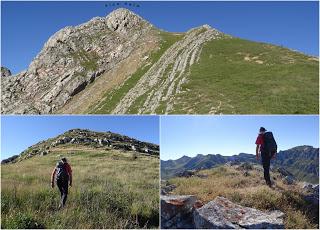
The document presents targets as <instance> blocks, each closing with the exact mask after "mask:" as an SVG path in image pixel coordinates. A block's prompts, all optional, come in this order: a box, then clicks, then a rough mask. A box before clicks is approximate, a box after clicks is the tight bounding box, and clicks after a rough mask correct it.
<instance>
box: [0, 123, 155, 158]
mask: <svg viewBox="0 0 320 230" xmlns="http://www.w3.org/2000/svg"><path fill="white" fill-rule="evenodd" d="M66 146H68V147H72V146H73V147H74V146H88V147H91V148H110V149H120V150H124V151H133V152H137V153H144V154H149V155H156V156H158V155H159V146H158V145H156V144H152V143H147V142H143V141H139V140H136V139H133V138H130V137H127V136H123V135H120V134H116V133H112V132H94V131H90V130H82V129H72V130H69V131H67V132H65V133H63V134H61V135H59V136H57V137H54V138H50V139H48V140H45V141H41V142H39V143H37V144H35V145H32V146H30V147H29V148H28V149H26V150H25V151H23V152H22V153H21V154H20V155H16V156H13V157H10V158H8V159H5V160H3V161H2V162H1V163H2V164H3V163H14V162H17V161H20V160H23V159H27V158H30V157H33V156H36V155H41V156H44V155H47V154H49V153H50V151H51V149H53V148H59V147H66Z"/></svg>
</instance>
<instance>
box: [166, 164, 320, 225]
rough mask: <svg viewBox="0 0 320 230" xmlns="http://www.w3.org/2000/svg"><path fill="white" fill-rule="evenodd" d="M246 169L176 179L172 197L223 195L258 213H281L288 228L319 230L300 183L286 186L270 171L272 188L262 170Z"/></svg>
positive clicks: (219, 169) (211, 171)
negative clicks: (275, 211)
mask: <svg viewBox="0 0 320 230" xmlns="http://www.w3.org/2000/svg"><path fill="white" fill-rule="evenodd" d="M255 168H257V169H253V170H248V171H247V174H244V171H243V170H241V169H240V170H239V168H237V166H236V167H234V166H219V167H217V168H215V169H209V170H202V171H199V172H197V174H199V175H200V174H201V175H205V176H202V177H197V176H192V177H187V178H186V177H176V178H172V179H170V180H169V183H170V184H174V185H175V186H176V188H175V189H174V190H173V191H172V193H173V194H179V195H196V196H197V197H198V198H199V199H200V200H201V201H202V202H203V203H207V202H209V201H212V200H214V198H216V197H217V196H223V197H226V198H228V199H229V200H231V201H233V202H235V203H237V204H240V205H243V206H246V207H253V208H256V209H259V210H269V211H271V210H281V211H282V212H284V213H285V220H284V222H285V227H286V228H295V229H299V228H309V229H310V228H318V227H319V225H318V221H319V218H318V215H319V210H318V209H317V208H315V207H314V206H312V205H311V204H310V203H308V202H306V201H305V200H304V199H303V196H302V192H301V186H300V185H299V184H293V185H287V184H284V183H283V181H282V180H281V177H280V175H279V174H278V173H274V172H271V176H272V178H273V181H274V183H275V187H274V188H273V189H271V188H269V187H268V186H266V185H265V182H264V179H263V171H262V168H261V167H255Z"/></svg>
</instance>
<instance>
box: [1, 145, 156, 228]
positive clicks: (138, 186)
mask: <svg viewBox="0 0 320 230" xmlns="http://www.w3.org/2000/svg"><path fill="white" fill-rule="evenodd" d="M61 155H63V156H65V157H67V158H68V159H69V162H70V164H71V166H72V169H73V187H71V188H70V190H69V196H68V200H67V205H66V207H65V208H64V209H63V210H58V209H57V208H58V204H59V192H58V189H57V187H55V188H54V189H52V188H51V187H50V175H51V171H52V170H53V168H54V166H55V164H56V162H57V161H58V159H59V158H60V156H61ZM1 214H2V218H1V227H2V228H22V229H23V228H87V229H89V228H157V227H158V225H159V159H158V157H157V156H150V155H147V154H142V153H136V152H134V151H131V152H127V151H123V150H115V149H108V148H104V149H95V148H89V147H88V146H87V147H83V146H78V147H77V148H75V146H73V147H72V146H66V147H60V148H55V149H51V151H50V154H48V155H46V156H40V155H37V156H34V157H32V158H29V159H26V160H22V161H20V162H17V163H13V164H5V165H2V176H1Z"/></svg>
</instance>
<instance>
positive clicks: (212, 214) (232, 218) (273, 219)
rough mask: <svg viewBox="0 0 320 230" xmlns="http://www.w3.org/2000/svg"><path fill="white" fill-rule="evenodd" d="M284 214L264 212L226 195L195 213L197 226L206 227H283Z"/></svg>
mask: <svg viewBox="0 0 320 230" xmlns="http://www.w3.org/2000/svg"><path fill="white" fill-rule="evenodd" d="M283 216H284V213H282V212H280V211H271V212H263V211H259V210H257V209H254V208H248V207H243V206H240V205H237V204H234V203H233V202H231V201H229V200H228V199H226V198H224V197H216V198H215V199H214V200H213V201H211V202H209V203H207V204H206V205H204V206H202V207H201V208H199V209H196V210H195V211H194V213H193V217H194V224H195V228H206V229H216V228H219V229H230V228H231V229H235V228H250V229H276V228H280V229H283V228H284V223H283Z"/></svg>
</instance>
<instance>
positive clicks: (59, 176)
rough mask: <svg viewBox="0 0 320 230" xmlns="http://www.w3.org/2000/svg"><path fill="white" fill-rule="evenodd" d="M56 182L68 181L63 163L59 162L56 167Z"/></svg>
mask: <svg viewBox="0 0 320 230" xmlns="http://www.w3.org/2000/svg"><path fill="white" fill-rule="evenodd" d="M56 170H57V172H56V180H63V181H67V180H69V174H68V172H67V169H66V166H65V164H64V163H62V162H61V161H59V162H58V163H57V166H56Z"/></svg>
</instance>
